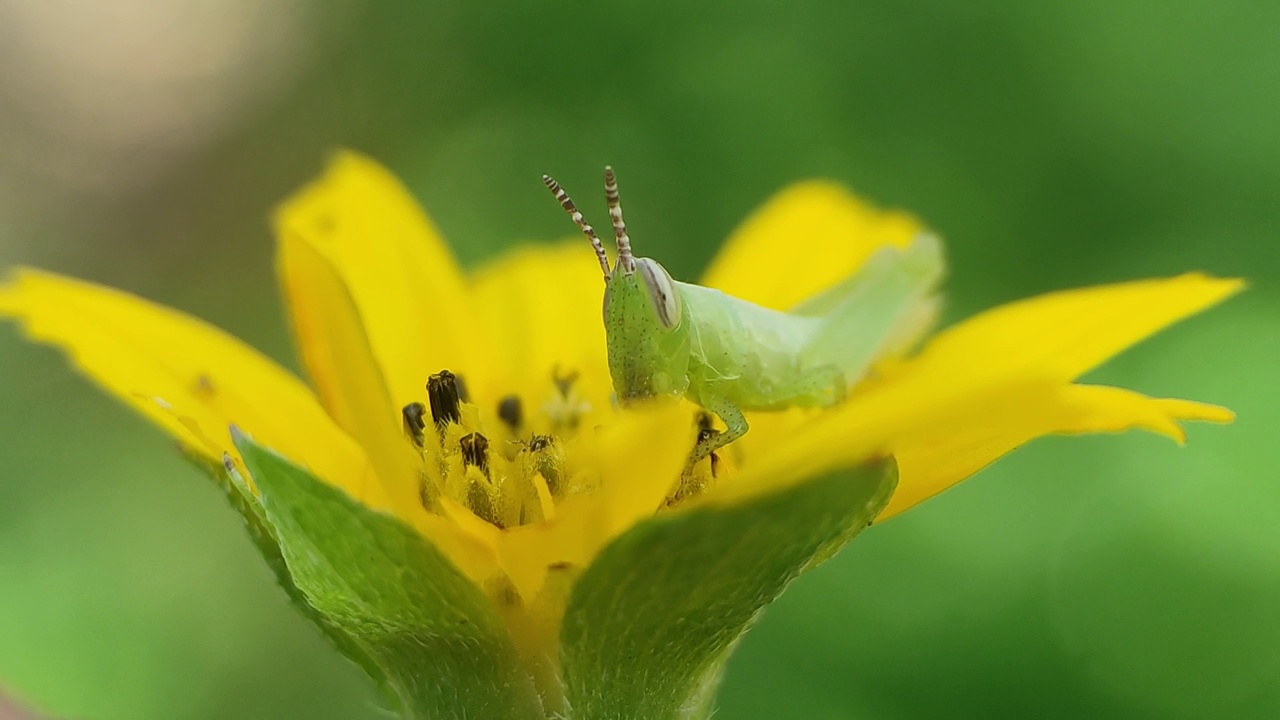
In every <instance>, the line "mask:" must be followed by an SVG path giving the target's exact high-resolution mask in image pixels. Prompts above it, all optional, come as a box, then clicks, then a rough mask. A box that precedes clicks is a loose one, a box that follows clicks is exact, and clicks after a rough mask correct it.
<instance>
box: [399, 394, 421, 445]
mask: <svg viewBox="0 0 1280 720" xmlns="http://www.w3.org/2000/svg"><path fill="white" fill-rule="evenodd" d="M400 415H401V417H403V418H404V434H405V435H408V436H409V439H411V440H413V444H414V445H417V446H418V447H422V443H423V441H424V440H425V439H426V436H425V435H424V434H423V431H424V430H426V429H427V418H426V415H427V406H426V405H423V404H422V403H420V402H414V403H409V404H408V405H405V406H404V409H403V410H401V411H400Z"/></svg>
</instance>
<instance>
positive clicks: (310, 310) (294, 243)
mask: <svg viewBox="0 0 1280 720" xmlns="http://www.w3.org/2000/svg"><path fill="white" fill-rule="evenodd" d="M279 270H280V278H281V284H282V285H283V287H284V291H285V297H286V298H287V299H288V303H289V308H290V315H291V317H292V319H293V330H294V333H295V335H296V336H297V341H298V351H299V353H300V354H301V356H302V361H303V364H304V365H305V366H306V368H307V371H308V373H309V374H310V375H311V378H312V382H313V383H314V384H315V386H316V390H317V392H318V393H319V394H320V396H321V397H322V398H323V399H324V401H325V406H326V407H327V408H328V409H329V413H330V414H331V415H332V416H333V419H334V420H336V421H337V423H338V424H339V425H341V426H342V427H343V428H344V429H345V430H346V431H347V432H348V433H350V434H351V436H352V437H353V438H355V439H356V440H357V441H358V442H359V443H360V444H361V446H363V447H364V450H365V452H366V453H367V454H368V456H369V460H370V462H372V463H373V467H374V469H375V470H376V471H377V474H378V478H379V480H380V481H381V483H382V486H383V489H384V490H385V491H386V493H387V495H388V496H390V498H391V499H392V502H393V507H392V508H391V509H393V510H394V511H395V512H396V513H397V514H399V515H400V516H401V517H404V518H410V519H411V518H413V517H414V516H415V515H417V514H420V512H421V511H422V506H421V500H420V497H419V477H418V472H419V470H420V468H421V461H420V459H419V458H418V457H417V456H416V454H415V452H414V450H413V449H412V447H411V446H410V445H409V441H408V439H407V438H405V437H404V431H403V420H402V417H401V413H400V410H399V409H398V408H397V407H396V406H395V405H393V404H392V402H391V398H390V397H389V396H388V394H387V386H386V384H385V383H384V382H383V379H382V372H381V369H380V368H379V366H378V363H377V362H376V361H375V360H374V356H373V353H372V351H371V349H370V347H369V341H368V339H367V338H366V336H365V330H364V326H363V325H362V324H361V322H360V320H361V318H360V316H359V314H358V313H357V311H356V306H355V304H354V303H353V301H352V299H351V296H350V295H348V294H347V286H346V285H344V284H343V281H342V278H341V277H340V276H339V275H338V272H337V270H336V268H335V267H334V266H333V265H332V264H331V263H330V261H329V259H328V258H327V257H325V256H323V255H321V254H320V252H319V251H317V250H316V248H315V246H314V245H312V244H310V243H308V242H306V241H305V240H302V239H301V238H299V237H297V236H295V235H288V234H286V235H285V236H283V237H282V238H281V239H280V255H279ZM357 499H361V500H363V499H364V498H363V497H361V496H357Z"/></svg>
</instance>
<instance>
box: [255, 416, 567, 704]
mask: <svg viewBox="0 0 1280 720" xmlns="http://www.w3.org/2000/svg"><path fill="white" fill-rule="evenodd" d="M236 447H237V448H239V450H240V453H241V455H242V457H243V458H244V461H245V465H246V466H247V467H248V468H249V472H250V473H251V474H252V476H253V480H254V482H255V484H256V485H257V488H258V493H259V494H258V502H259V504H260V507H261V508H262V514H263V515H264V516H265V518H266V520H267V522H268V523H269V525H270V526H271V528H272V529H273V531H274V536H275V538H276V540H277V542H278V544H279V547H280V552H281V555H282V556H283V558H284V561H285V564H286V565H287V567H288V573H289V576H290V577H291V578H292V582H293V584H294V585H295V586H296V587H297V589H298V590H299V591H300V592H301V593H302V595H303V596H305V600H306V603H307V605H309V606H310V607H312V608H314V610H315V612H316V613H317V614H318V615H319V616H320V617H321V618H322V620H323V622H324V623H326V624H329V625H332V626H333V627H335V628H340V629H341V630H342V631H343V633H345V635H346V636H347V637H349V638H350V639H351V641H352V643H353V644H354V646H355V647H356V648H358V650H359V652H360V653H361V654H362V655H363V657H364V659H365V660H367V661H372V662H373V663H375V664H376V666H377V667H378V668H379V669H380V671H381V674H382V676H383V678H385V682H386V683H387V685H388V686H389V687H390V688H391V689H392V690H393V691H394V693H395V694H396V696H397V697H396V699H397V700H398V701H399V704H400V710H401V712H402V713H403V716H404V717H405V718H414V719H419V718H421V719H423V720H426V719H428V718H429V719H431V720H439V719H445V718H449V719H452V718H459V719H460V718H467V719H468V720H481V719H484V718H495V719H498V718H501V719H503V720H508V719H510V720H520V719H522V718H539V719H540V718H543V712H542V709H541V702H540V701H539V699H538V695H537V693H536V691H535V690H534V687H533V683H532V681H531V679H530V678H529V676H528V674H527V673H526V672H525V671H524V670H523V668H522V667H521V665H520V662H519V659H518V656H517V654H516V651H515V648H514V646H513V645H512V642H511V639H510V637H509V635H508V634H507V631H506V629H505V627H504V626H503V624H502V621H501V619H500V618H499V617H498V615H497V613H496V612H495V610H494V609H493V607H492V605H491V604H490V602H489V600H488V598H486V597H485V595H484V594H483V593H482V592H481V591H480V589H479V588H478V587H476V585H475V584H474V583H472V582H471V581H470V580H468V579H467V578H466V577H464V576H463V575H462V574H460V573H459V572H458V571H457V570H456V569H455V568H454V567H453V566H452V565H451V564H450V563H449V561H448V560H447V559H446V558H445V557H444V556H443V555H441V554H440V552H439V551H438V550H436V548H434V547H433V546H432V545H430V544H429V543H427V542H426V541H425V540H424V539H423V538H422V536H420V535H419V534H418V533H417V532H415V531H414V530H413V529H411V528H409V527H407V526H405V525H404V524H403V523H401V522H399V521H398V520H396V519H394V518H392V517H389V516H386V515H383V514H381V513H378V512H375V511H373V510H370V509H369V508H366V507H364V506H363V505H360V504H359V503H356V502H354V501H352V500H351V499H350V498H348V497H347V496H346V495H345V494H343V493H342V492H341V491H339V490H337V489H335V488H333V487H331V486H329V485H327V484H325V483H323V482H321V481H320V480H317V479H316V478H314V477H312V476H311V475H310V474H309V473H307V472H306V471H305V470H302V469H301V468H299V467H297V466H295V465H293V464H291V463H290V462H289V461H287V460H285V459H284V458H282V457H280V456H279V455H276V454H275V453H273V452H272V451H270V450H267V449H265V448H263V447H261V446H258V445H256V444H254V442H253V441H252V440H250V439H248V438H247V437H244V436H243V435H239V434H237V437H236ZM355 659H356V660H357V661H360V659H361V658H359V657H357V658H355ZM375 677H376V676H375Z"/></svg>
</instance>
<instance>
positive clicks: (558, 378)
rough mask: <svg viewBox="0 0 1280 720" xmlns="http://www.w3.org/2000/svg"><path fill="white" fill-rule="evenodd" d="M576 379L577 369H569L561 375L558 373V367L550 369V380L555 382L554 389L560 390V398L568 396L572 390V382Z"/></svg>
mask: <svg viewBox="0 0 1280 720" xmlns="http://www.w3.org/2000/svg"><path fill="white" fill-rule="evenodd" d="M577 381H578V371H577V370H571V371H569V372H567V373H565V374H563V375H561V374H560V368H556V369H555V370H552V371H551V382H553V383H555V384H556V389H557V390H559V391H560V397H562V398H568V397H569V393H570V392H573V384H574V383H575V382H577Z"/></svg>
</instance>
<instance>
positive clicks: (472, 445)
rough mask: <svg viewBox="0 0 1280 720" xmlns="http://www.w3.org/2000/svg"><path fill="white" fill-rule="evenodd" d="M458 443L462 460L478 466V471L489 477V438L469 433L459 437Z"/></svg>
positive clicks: (467, 463)
mask: <svg viewBox="0 0 1280 720" xmlns="http://www.w3.org/2000/svg"><path fill="white" fill-rule="evenodd" d="M458 445H460V446H461V447H462V462H463V463H464V464H466V465H474V466H475V467H478V468H480V472H481V473H483V474H484V476H485V477H489V438H487V437H485V436H483V435H481V434H480V433H471V434H470V435H463V436H462V437H461V438H459V439H458Z"/></svg>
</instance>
